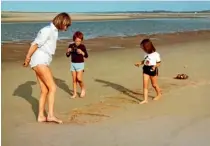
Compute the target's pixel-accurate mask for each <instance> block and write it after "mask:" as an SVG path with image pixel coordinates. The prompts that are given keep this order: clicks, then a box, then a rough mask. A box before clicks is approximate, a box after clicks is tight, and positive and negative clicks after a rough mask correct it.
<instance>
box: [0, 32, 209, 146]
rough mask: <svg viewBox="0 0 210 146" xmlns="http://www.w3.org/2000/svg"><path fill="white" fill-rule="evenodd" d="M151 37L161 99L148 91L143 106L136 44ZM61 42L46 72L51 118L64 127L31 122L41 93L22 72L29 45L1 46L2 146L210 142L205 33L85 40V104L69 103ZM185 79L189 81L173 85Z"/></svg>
mask: <svg viewBox="0 0 210 146" xmlns="http://www.w3.org/2000/svg"><path fill="white" fill-rule="evenodd" d="M145 37H149V38H151V39H152V40H153V41H154V44H155V46H156V48H157V50H158V52H159V53H160V54H161V57H162V65H161V67H160V76H159V84H160V86H161V88H162V90H163V96H162V98H161V99H160V100H159V101H152V97H154V96H155V93H154V91H153V90H152V88H151V90H150V102H149V104H146V105H139V104H138V101H140V100H141V99H142V74H141V72H142V70H141V68H136V67H134V65H133V64H134V63H135V62H136V61H139V60H141V59H142V57H143V52H141V51H140V49H139V42H140V39H142V38H145ZM69 41H70V40H61V41H59V43H58V49H57V52H56V55H55V57H54V59H53V62H52V65H51V69H52V71H53V73H54V76H55V81H56V84H57V86H58V87H57V93H56V104H55V110H56V114H57V115H58V116H59V117H60V118H62V119H63V120H64V122H65V123H64V124H63V125H55V124H38V123H37V122H36V115H37V105H38V99H39V93H40V91H39V87H38V85H37V83H36V78H35V76H34V73H33V72H32V70H31V69H29V68H23V67H22V66H21V65H22V61H23V59H24V55H25V53H26V51H27V49H28V47H29V43H30V42H29V41H26V42H18V43H7V44H3V45H2V136H3V137H2V144H3V145H6V146H13V145H16V146H21V145H23V144H24V145H30V146H37V145H44V146H51V145H54V146H58V145H62V146H69V145H79V146H87V145H91V146H98V145H101V146H107V145H109V146H116V145H120V146H129V145H133V146H139V145H147V146H154V145H155V146H169V145H170V146H186V145H191V146H197V145H202V146H207V145H208V144H209V142H210V140H209V138H208V136H209V134H210V128H209V122H210V112H209V111H210V106H209V103H210V98H209V87H210V77H209V74H210V69H209V68H208V67H207V64H208V60H209V58H210V54H209V46H210V31H198V32H183V33H172V34H156V35H150V36H145V35H138V36H134V37H113V38H97V39H92V40H86V41H85V44H86V45H87V48H88V49H89V54H90V58H89V59H88V60H87V62H86V69H85V74H84V77H85V84H86V86H87V96H86V97H85V98H84V99H75V100H72V99H69V97H70V92H71V89H72V85H71V74H70V72H69V65H70V64H69V59H68V58H66V57H65V49H66V46H68V43H67V42H69ZM177 73H186V74H188V75H189V77H190V78H189V79H188V80H175V79H173V76H175V75H176V74H177Z"/></svg>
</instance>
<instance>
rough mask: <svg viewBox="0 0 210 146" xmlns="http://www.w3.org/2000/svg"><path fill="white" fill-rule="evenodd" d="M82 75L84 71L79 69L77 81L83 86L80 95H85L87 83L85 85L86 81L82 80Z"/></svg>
mask: <svg viewBox="0 0 210 146" xmlns="http://www.w3.org/2000/svg"><path fill="white" fill-rule="evenodd" d="M82 76H83V71H78V72H77V82H78V83H79V86H80V88H81V94H80V97H84V96H85V85H84V82H83V80H82Z"/></svg>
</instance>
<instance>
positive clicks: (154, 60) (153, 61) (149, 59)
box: [135, 39, 161, 104]
mask: <svg viewBox="0 0 210 146" xmlns="http://www.w3.org/2000/svg"><path fill="white" fill-rule="evenodd" d="M140 47H141V48H142V49H143V50H144V52H145V53H146V54H145V56H144V59H143V60H142V61H141V62H138V63H136V64H135V66H137V67H139V66H140V65H144V66H143V89H144V100H143V101H142V102H140V104H144V103H148V84H149V79H150V80H151V83H152V86H153V88H154V89H155V91H156V93H157V96H156V97H155V98H154V99H153V100H158V99H159V98H160V96H161V91H160V88H159V86H158V84H157V76H158V67H159V66H160V62H161V59H160V54H159V53H158V52H156V49H155V47H154V46H153V44H152V42H151V41H150V40H149V39H144V40H143V41H142V42H141V43H140Z"/></svg>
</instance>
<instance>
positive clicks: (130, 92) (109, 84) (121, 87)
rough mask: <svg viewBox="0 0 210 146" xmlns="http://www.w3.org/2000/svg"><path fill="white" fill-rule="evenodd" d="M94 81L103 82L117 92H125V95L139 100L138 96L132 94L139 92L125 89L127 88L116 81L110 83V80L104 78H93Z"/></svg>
mask: <svg viewBox="0 0 210 146" xmlns="http://www.w3.org/2000/svg"><path fill="white" fill-rule="evenodd" d="M95 81H96V82H99V83H103V84H105V85H104V86H109V87H112V88H113V89H115V90H118V91H119V92H122V93H123V94H125V95H127V96H129V97H131V98H133V99H135V100H138V101H141V100H140V99H139V98H137V97H135V96H134V95H137V94H139V93H136V92H134V91H132V90H130V89H127V88H125V87H124V86H122V85H119V84H116V83H112V82H109V81H105V80H101V79H95ZM132 94H133V95H132ZM139 95H142V94H139Z"/></svg>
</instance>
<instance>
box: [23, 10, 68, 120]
mask: <svg viewBox="0 0 210 146" xmlns="http://www.w3.org/2000/svg"><path fill="white" fill-rule="evenodd" d="M70 25H71V17H70V16H69V15H68V14H67V13H60V14H58V15H57V16H56V17H55V18H54V19H53V20H52V22H51V23H50V25H48V26H46V27H44V28H42V29H41V30H40V31H39V32H38V35H37V37H36V39H35V40H34V41H33V42H32V44H31V47H30V48H29V50H28V53H27V55H26V58H25V61H24V65H23V66H24V67H27V66H28V65H29V64H30V66H31V68H32V69H33V70H34V71H35V73H36V77H37V80H38V82H39V85H40V88H41V95H40V100H39V113H38V118H37V120H38V122H56V123H59V124H61V123H62V121H61V120H60V119H58V118H57V117H55V115H54V98H55V92H56V84H55V82H54V79H53V75H52V72H51V69H50V68H49V65H50V63H51V61H52V56H53V55H54V54H55V50H56V42H57V38H58V31H66V30H67V29H68V27H69V26H70ZM47 97H48V110H49V111H48V115H47V117H45V115H44V110H45V109H44V108H45V104H46V99H47Z"/></svg>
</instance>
